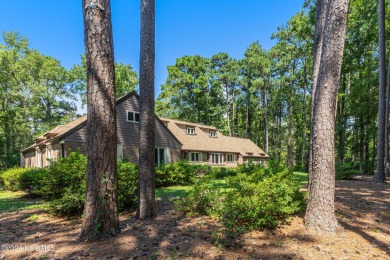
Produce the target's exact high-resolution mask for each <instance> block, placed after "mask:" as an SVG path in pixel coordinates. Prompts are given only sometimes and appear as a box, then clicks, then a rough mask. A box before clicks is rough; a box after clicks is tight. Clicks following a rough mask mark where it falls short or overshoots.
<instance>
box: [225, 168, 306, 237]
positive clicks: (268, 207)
mask: <svg viewBox="0 0 390 260" xmlns="http://www.w3.org/2000/svg"><path fill="white" fill-rule="evenodd" d="M229 186H230V187H231V188H233V189H231V190H229V191H228V192H227V193H226V196H225V198H226V199H225V203H224V205H223V207H222V212H221V220H222V223H223V224H224V226H225V227H226V228H227V230H228V231H229V232H231V233H235V232H240V231H242V230H243V229H245V230H252V229H261V228H264V227H269V228H274V227H276V226H277V225H278V224H279V223H280V222H281V221H283V220H285V219H286V217H287V216H289V215H291V214H294V213H296V212H298V211H299V210H300V209H301V207H302V204H303V195H302V193H300V192H299V184H298V182H296V181H295V180H294V177H293V175H292V173H290V172H289V171H288V170H284V171H281V172H279V173H275V174H270V173H267V172H266V171H264V170H263V171H259V172H256V173H254V174H253V175H251V176H248V175H244V174H239V175H238V176H237V177H234V178H233V179H230V180H229Z"/></svg>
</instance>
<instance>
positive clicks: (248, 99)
mask: <svg viewBox="0 0 390 260" xmlns="http://www.w3.org/2000/svg"><path fill="white" fill-rule="evenodd" d="M249 88H250V83H249V84H248V89H247V93H246V97H245V102H246V120H245V129H246V130H245V133H246V138H249V139H250V138H251V126H252V120H251V111H250V104H251V94H250V90H249Z"/></svg>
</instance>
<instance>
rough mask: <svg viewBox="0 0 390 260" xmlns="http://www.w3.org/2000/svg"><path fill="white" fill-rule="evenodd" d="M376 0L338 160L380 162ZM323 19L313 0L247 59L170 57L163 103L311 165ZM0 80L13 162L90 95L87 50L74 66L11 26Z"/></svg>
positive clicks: (351, 81)
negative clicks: (316, 58) (316, 53)
mask: <svg viewBox="0 0 390 260" xmlns="http://www.w3.org/2000/svg"><path fill="white" fill-rule="evenodd" d="M377 4H378V3H377V1H373V0H366V1H363V0H352V1H351V4H350V11H349V12H350V14H349V18H348V29H347V40H346V46H345V53H344V62H343V68H342V74H341V83H340V86H339V98H338V105H337V118H336V122H337V123H336V149H337V153H336V157H337V162H338V163H340V164H341V163H346V162H348V163H353V164H355V165H356V166H357V167H359V169H360V170H361V171H362V172H367V173H373V172H374V168H375V161H376V144H377V141H376V139H377V113H378V105H377V104H378V61H377V60H378V41H377V39H378V29H377V24H378V21H377V19H378V16H377ZM387 13H389V11H388V10H387ZM314 24H315V10H314V6H311V5H306V6H304V7H303V8H302V11H301V12H299V13H297V14H296V15H295V16H293V17H292V18H291V19H290V20H289V21H288V23H287V24H285V25H283V26H281V27H279V29H278V30H277V31H276V32H275V33H274V34H273V35H272V36H271V37H272V38H273V39H275V45H274V46H273V47H272V48H271V49H269V50H265V49H264V48H262V46H261V44H260V43H259V42H254V43H252V44H251V45H250V46H248V48H247V50H246V51H245V53H244V54H243V58H242V59H240V60H236V59H234V58H232V57H230V56H229V54H228V53H216V54H215V55H213V56H212V57H201V56H199V55H195V56H184V57H181V58H178V59H177V61H176V64H174V65H172V66H168V75H169V76H168V78H167V80H166V83H165V84H164V85H163V86H162V87H161V93H160V95H159V97H158V98H157V103H156V113H157V114H158V115H159V116H164V117H170V118H177V119H182V120H188V121H193V122H202V123H204V124H208V125H213V126H215V127H217V128H219V129H220V130H221V131H222V132H224V133H225V134H227V135H231V136H239V137H248V138H250V139H252V140H253V141H254V142H255V143H257V144H258V145H259V146H260V147H262V148H263V149H264V150H266V151H267V152H268V153H269V154H270V156H271V158H273V159H275V160H277V161H283V162H284V163H285V164H286V165H287V166H288V167H289V168H294V167H298V168H305V167H306V166H307V163H308V147H309V136H310V100H311V74H312V61H313V54H312V52H313V51H312V50H313V33H314ZM386 30H387V32H388V31H389V28H386ZM115 74H116V87H117V95H118V96H121V95H123V94H125V93H127V92H128V91H131V90H134V89H135V88H136V87H137V84H138V79H137V73H136V72H135V71H134V70H133V68H132V67H131V66H130V65H126V64H116V73H115ZM0 83H1V88H0V102H1V110H0V127H1V129H0V147H1V148H0V169H4V168H9V167H12V166H14V165H18V164H19V154H20V150H21V149H22V148H24V147H26V146H27V145H29V144H31V143H32V141H33V139H34V138H35V137H36V136H37V135H39V134H42V133H43V132H45V131H47V130H49V129H50V128H53V127H54V126H56V125H58V124H64V123H67V122H69V121H71V120H73V119H74V118H76V117H77V116H78V115H77V107H76V103H75V102H76V100H85V62H84V59H83V58H82V60H81V62H80V64H78V65H75V66H74V67H73V68H72V69H70V70H67V69H65V68H64V67H63V66H61V63H60V62H59V61H58V60H56V59H55V58H52V57H49V56H45V55H43V54H42V53H40V52H39V51H37V50H34V49H32V48H31V47H30V46H29V43H28V40H27V39H25V38H24V37H23V36H21V35H19V34H17V33H12V32H5V33H3V44H0Z"/></svg>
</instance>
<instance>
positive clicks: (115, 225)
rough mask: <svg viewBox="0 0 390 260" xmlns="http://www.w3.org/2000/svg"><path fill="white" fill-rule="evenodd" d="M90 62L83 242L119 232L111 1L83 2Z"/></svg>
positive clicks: (89, 0)
mask: <svg viewBox="0 0 390 260" xmlns="http://www.w3.org/2000/svg"><path fill="white" fill-rule="evenodd" d="M82 9H83V15H84V44H85V51H86V58H87V59H86V60H87V106H88V109H87V114H88V119H87V132H88V138H87V157H88V165H87V191H86V197H85V210H84V219H83V224H82V228H81V233H80V239H81V240H88V241H93V240H95V239H97V238H99V237H106V236H112V235H115V234H117V233H118V232H119V217H118V208H117V158H116V157H117V153H116V149H117V137H116V112H115V99H116V98H115V84H114V83H115V72H114V50H113V40H112V38H113V37H112V25H111V10H110V1H109V0H105V1H101V0H83V3H82Z"/></svg>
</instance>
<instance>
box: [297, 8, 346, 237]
mask: <svg viewBox="0 0 390 260" xmlns="http://www.w3.org/2000/svg"><path fill="white" fill-rule="evenodd" d="M324 2H326V0H319V1H318V2H317V3H318V5H319V7H321V6H322V8H320V9H322V12H326V9H328V11H327V12H326V21H325V30H324V31H323V33H324V35H323V46H322V54H321V59H320V60H316V58H315V62H320V64H316V65H315V66H318V68H319V71H318V78H317V87H316V90H315V95H314V99H313V101H312V111H313V114H312V132H311V140H312V142H311V144H310V150H311V158H310V169H309V176H310V177H309V188H308V205H307V209H306V215H305V224H306V226H307V227H308V228H309V229H311V230H314V231H316V232H318V233H320V234H324V233H325V234H334V233H336V232H337V230H338V228H339V225H338V223H337V219H336V216H335V212H334V192H335V160H334V132H335V111H336V102H337V89H338V84H339V80H340V71H341V64H342V58H343V51H344V43H345V32H346V25H347V17H348V6H349V1H348V0H329V2H328V3H327V5H324ZM325 8H326V9H325ZM317 29H318V28H317V27H316V30H317ZM317 44H318V43H317ZM313 73H315V72H313ZM314 84H315V83H314Z"/></svg>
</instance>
